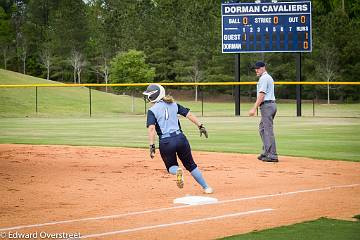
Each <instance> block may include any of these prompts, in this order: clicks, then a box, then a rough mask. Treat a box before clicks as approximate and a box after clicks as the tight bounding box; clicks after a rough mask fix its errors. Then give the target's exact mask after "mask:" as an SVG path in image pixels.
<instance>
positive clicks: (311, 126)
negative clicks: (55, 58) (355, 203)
mask: <svg viewBox="0 0 360 240" xmlns="http://www.w3.org/2000/svg"><path fill="white" fill-rule="evenodd" d="M34 83H49V81H46V80H44V79H39V78H35V77H30V76H26V75H23V74H19V73H14V72H10V71H5V70H0V84H34ZM50 83H55V82H50ZM175 97H176V98H178V97H180V98H181V96H175ZM280 102H281V101H280ZM180 103H181V104H183V105H185V106H187V107H190V108H191V111H192V112H194V113H195V114H197V115H198V116H201V115H202V113H204V117H201V120H202V121H203V122H204V123H205V125H206V127H207V128H208V130H209V133H210V138H209V139H206V140H205V139H200V138H199V137H198V132H197V129H196V128H195V127H194V126H192V125H191V124H190V123H189V122H188V121H186V120H183V121H182V125H183V129H184V131H185V132H186V134H187V136H188V137H189V139H190V141H191V143H192V147H193V149H195V150H203V151H218V152H238V153H255V154H256V153H259V152H260V151H261V150H260V149H261V142H260V138H259V136H258V132H257V128H258V122H259V117H255V118H250V117H232V116H233V115H234V104H233V103H213V102H211V103H210V102H205V103H204V104H203V105H202V104H201V102H193V101H185V102H180ZM131 106H132V98H131V97H129V96H125V95H121V96H119V95H114V94H108V93H104V92H100V91H95V90H92V118H89V89H88V88H82V87H79V88H77V87H74V88H73V87H56V88H55V87H54V88H50V87H46V88H38V113H36V112H35V89H34V88H0V143H28V144H67V145H96V146H125V147H146V146H147V137H146V135H147V132H146V129H145V115H144V112H145V105H144V101H143V99H141V98H135V111H134V112H131ZM202 106H203V110H204V112H202ZM251 106H252V104H251V103H242V104H241V116H246V115H247V114H246V113H247V111H248V109H250V108H251ZM316 107H317V109H318V110H315V111H317V112H318V114H320V113H321V114H323V117H302V118H298V117H293V116H295V113H296V105H295V104H294V103H280V104H278V117H276V118H275V134H276V140H277V147H278V153H279V154H280V155H292V156H305V157H312V158H320V159H338V160H350V161H360V104H340V105H317V106H316ZM309 111H310V112H309ZM312 111H313V106H312V105H311V104H305V105H303V115H311V116H312ZM328 115H329V116H331V117H324V116H328ZM284 116H288V117H284ZM344 116H346V117H344Z"/></svg>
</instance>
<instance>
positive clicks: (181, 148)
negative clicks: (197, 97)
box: [143, 84, 213, 194]
mask: <svg viewBox="0 0 360 240" xmlns="http://www.w3.org/2000/svg"><path fill="white" fill-rule="evenodd" d="M143 94H144V95H145V96H147V98H148V100H149V101H150V102H151V103H153V106H151V107H150V108H149V110H148V114H147V123H146V127H147V128H148V134H149V143H150V157H151V158H154V155H155V135H156V134H157V135H158V136H159V150H160V155H161V158H162V160H163V161H164V163H165V166H166V169H167V171H168V172H169V173H170V174H172V175H176V183H177V186H178V187H179V188H183V187H184V177H183V170H182V168H180V167H179V164H178V161H177V156H178V157H179V159H180V160H181V162H182V164H183V166H184V167H185V169H186V170H188V171H189V172H190V173H191V175H192V176H193V178H194V179H195V180H196V181H197V182H198V183H199V184H200V185H201V187H202V188H203V190H204V193H207V194H210V193H213V189H212V188H211V187H210V186H209V185H207V183H206V181H205V179H204V178H203V176H202V174H201V172H200V170H199V168H198V167H197V165H196V163H195V161H194V159H193V157H192V154H191V149H190V144H189V142H188V140H187V138H186V136H185V135H184V134H183V132H182V130H181V126H180V121H179V118H178V114H180V115H182V116H184V117H186V118H187V119H189V120H190V121H191V122H193V123H194V124H195V125H196V126H198V128H199V131H200V137H201V136H202V134H204V136H205V137H206V138H207V137H208V133H207V131H206V129H205V127H204V126H203V124H201V123H200V122H199V120H198V119H197V118H196V117H195V116H194V115H192V114H191V112H190V110H189V109H188V108H185V107H183V106H181V105H180V104H177V103H176V102H174V99H173V98H172V97H171V96H169V95H168V96H165V89H164V88H163V87H162V86H161V85H159V84H151V85H149V86H148V88H147V89H146V91H145V92H143Z"/></svg>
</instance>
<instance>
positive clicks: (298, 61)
mask: <svg viewBox="0 0 360 240" xmlns="http://www.w3.org/2000/svg"><path fill="white" fill-rule="evenodd" d="M296 81H297V82H301V52H299V53H296ZM296 116H297V117H301V84H297V85H296Z"/></svg>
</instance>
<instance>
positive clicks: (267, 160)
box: [261, 157, 279, 162]
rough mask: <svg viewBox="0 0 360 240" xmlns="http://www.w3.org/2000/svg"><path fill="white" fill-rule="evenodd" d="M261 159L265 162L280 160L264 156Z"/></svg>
mask: <svg viewBox="0 0 360 240" xmlns="http://www.w3.org/2000/svg"><path fill="white" fill-rule="evenodd" d="M261 161H263V162H279V159H278V158H270V157H262V158H261Z"/></svg>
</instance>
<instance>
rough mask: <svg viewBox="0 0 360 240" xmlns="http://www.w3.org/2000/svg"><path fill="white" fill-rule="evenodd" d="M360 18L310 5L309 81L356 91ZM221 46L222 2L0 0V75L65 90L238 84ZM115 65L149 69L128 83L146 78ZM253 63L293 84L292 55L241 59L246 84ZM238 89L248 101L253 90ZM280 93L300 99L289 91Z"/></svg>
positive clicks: (320, 2) (349, 2)
mask: <svg viewBox="0 0 360 240" xmlns="http://www.w3.org/2000/svg"><path fill="white" fill-rule="evenodd" d="M264 1H265V0H263V2H264ZM227 2H229V1H227ZM232 2H239V1H232ZM242 2H246V1H242ZM247 2H251V1H247ZM252 2H253V1H252ZM359 16H360V1H358V0H313V1H312V27H313V32H312V33H313V51H312V52H311V53H304V54H303V55H302V56H303V81H359V77H358V75H357V74H356V72H357V69H359V67H360V41H359V39H360V28H359V26H360V17H359ZM221 42H222V41H221V1H219V0H196V1H194V0H182V1H176V0H121V1H118V0H0V51H1V55H2V61H1V64H0V66H1V67H2V68H4V69H9V70H13V71H18V72H21V73H24V74H29V75H33V76H38V77H43V78H46V79H51V80H56V81H61V82H74V83H109V82H126V81H131V79H135V80H136V81H137V82H139V81H143V82H146V81H154V82H160V83H161V82H214V81H217V82H225V81H234V71H235V69H234V55H233V54H223V53H221ZM124 56H125V58H124ZM126 56H127V57H126ZM134 57H135V58H138V59H134ZM117 59H122V61H125V63H126V62H128V66H129V67H135V66H134V65H135V64H139V63H140V65H141V66H144V68H146V69H145V70H144V71H142V70H141V69H139V67H137V68H135V69H138V71H129V74H130V73H131V74H133V75H134V74H135V73H136V72H137V73H139V72H143V73H144V74H147V75H146V76H144V77H142V76H141V75H139V74H135V75H136V76H135V77H134V78H131V77H130V78H129V76H128V75H125V76H124V77H119V76H120V75H121V74H122V75H123V72H122V73H119V64H118V63H116V60H117ZM129 59H130V60H131V61H128V60H129ZM257 60H264V61H265V62H267V64H268V65H269V69H268V70H269V72H271V73H272V75H273V77H274V79H275V80H277V81H294V80H295V54H294V53H266V54H241V68H240V69H241V80H242V81H256V78H255V75H254V73H253V71H252V70H251V69H250V68H249V65H251V64H253V63H254V62H255V61H257ZM125 63H124V62H123V63H122V64H125ZM131 63H132V64H134V65H131ZM122 67H124V66H122ZM120 69H121V67H120ZM115 73H116V74H115ZM119 74H120V75H119ZM127 79H128V80H127ZM129 79H130V80H129ZM202 89H204V90H205V91H208V92H209V91H216V92H224V93H231V91H232V90H231V89H229V88H228V87H203V88H202ZM241 89H242V93H243V94H246V95H249V96H251V95H252V94H253V90H254V89H253V86H242V87H241ZM304 90H305V91H304V93H303V95H304V97H307V98H312V97H314V96H316V97H320V98H325V97H326V94H327V93H326V89H324V87H320V86H317V87H313V86H309V87H304ZM358 91H359V89H358V88H356V87H354V86H340V87H336V89H332V90H331V92H332V98H334V99H340V100H342V101H350V102H351V101H357V100H359V99H360V97H359V96H360V95H359V94H358ZM277 93H278V96H279V97H281V98H294V96H295V90H294V87H293V86H284V85H282V86H278V87H277Z"/></svg>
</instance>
